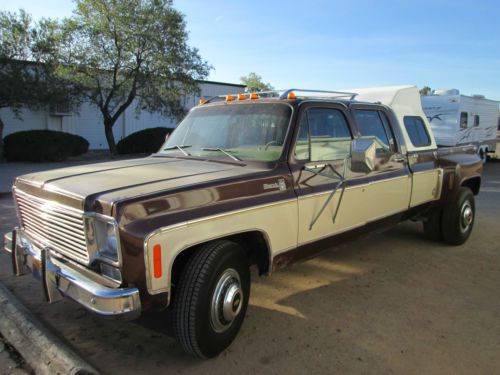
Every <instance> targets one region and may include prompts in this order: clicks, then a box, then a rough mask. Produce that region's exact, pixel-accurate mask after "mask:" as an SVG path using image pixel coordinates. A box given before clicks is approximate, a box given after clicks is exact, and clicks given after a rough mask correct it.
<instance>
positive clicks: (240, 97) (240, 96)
mask: <svg viewBox="0 0 500 375" xmlns="http://www.w3.org/2000/svg"><path fill="white" fill-rule="evenodd" d="M246 98H247V96H246V95H245V94H238V100H245V99H246Z"/></svg>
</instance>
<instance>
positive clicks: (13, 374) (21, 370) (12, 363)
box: [0, 336, 32, 375]
mask: <svg viewBox="0 0 500 375" xmlns="http://www.w3.org/2000/svg"><path fill="white" fill-rule="evenodd" d="M0 374H2V375H28V374H32V371H31V370H30V369H29V368H28V367H27V365H26V364H25V363H24V361H23V359H22V358H21V357H20V356H19V354H18V353H17V351H16V350H15V349H14V348H12V347H10V346H9V344H8V343H6V341H5V340H4V338H3V337H1V336H0Z"/></svg>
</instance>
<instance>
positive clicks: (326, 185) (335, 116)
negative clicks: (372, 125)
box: [290, 103, 365, 246]
mask: <svg viewBox="0 0 500 375" xmlns="http://www.w3.org/2000/svg"><path fill="white" fill-rule="evenodd" d="M301 109H302V111H301V113H300V114H299V120H298V121H299V129H298V133H297V138H296V144H295V150H294V152H293V154H292V159H293V160H292V161H291V163H290V164H291V166H292V171H293V175H294V183H295V188H296V191H297V194H298V211H299V212H298V213H299V215H298V216H299V233H298V245H299V246H300V245H304V244H307V243H310V242H314V241H317V240H320V239H322V238H326V237H330V236H332V235H334V234H336V233H340V232H343V231H345V230H348V229H349V228H353V227H357V226H360V225H363V224H364V223H365V216H364V215H363V213H362V211H363V206H362V204H361V205H360V203H361V201H362V199H363V197H362V195H363V191H362V188H347V189H346V190H344V191H342V186H341V185H339V184H340V180H341V179H340V178H339V176H338V175H337V173H340V174H343V171H344V167H347V166H345V163H346V159H347V157H348V156H349V153H350V145H351V140H352V131H351V127H350V125H349V120H348V116H347V114H346V112H345V107H343V106H341V105H335V104H330V105H328V104H313V103H310V104H306V105H304V106H303V107H301ZM334 170H335V171H337V173H335V171H334ZM347 170H348V169H347V168H346V171H347ZM348 175H349V172H347V175H346V176H345V177H348ZM336 188H338V189H337V190H336V192H335V193H334V194H332V192H333V190H334V189H336ZM341 196H342V200H341V205H340V206H339V200H340V197H341ZM337 210H338V211H337ZM334 218H335V220H334Z"/></svg>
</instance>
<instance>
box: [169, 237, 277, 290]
mask: <svg viewBox="0 0 500 375" xmlns="http://www.w3.org/2000/svg"><path fill="white" fill-rule="evenodd" d="M220 240H228V241H233V242H236V243H237V244H239V245H240V246H241V247H242V248H243V249H245V252H246V254H247V258H248V260H249V263H250V265H257V267H258V269H259V274H260V275H264V274H266V273H268V272H269V271H270V269H269V266H270V264H269V254H270V249H269V244H268V243H267V239H266V237H265V235H264V234H263V233H262V232H259V231H250V232H244V233H238V234H233V235H230V236H226V237H222V238H217V239H215V240H211V241H208V242H213V241H220ZM205 244H206V242H205V243H201V244H197V245H194V246H192V247H189V248H187V249H186V250H183V251H182V252H181V253H180V254H179V255H177V257H176V258H175V260H174V264H173V265H172V284H173V285H175V284H176V283H177V281H178V280H179V277H180V275H181V272H182V269H183V268H184V266H185V265H186V263H187V261H188V260H189V258H190V257H191V256H192V255H193V254H194V253H195V252H196V250H197V249H199V248H200V246H203V245H205Z"/></svg>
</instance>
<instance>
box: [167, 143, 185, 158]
mask: <svg viewBox="0 0 500 375" xmlns="http://www.w3.org/2000/svg"><path fill="white" fill-rule="evenodd" d="M188 147H191V145H180V146H179V145H173V146H169V147H165V148H164V149H163V151H168V150H175V149H178V150H179V151H180V152H182V153H183V154H184V155H186V156H191V154H190V153H189V152H187V151H184V149H185V148H188Z"/></svg>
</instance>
